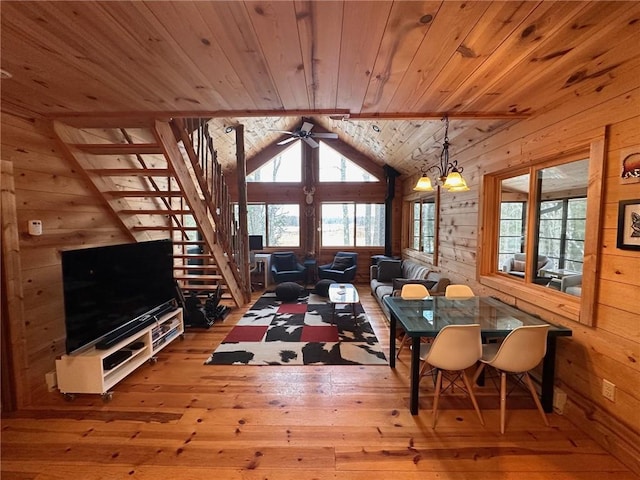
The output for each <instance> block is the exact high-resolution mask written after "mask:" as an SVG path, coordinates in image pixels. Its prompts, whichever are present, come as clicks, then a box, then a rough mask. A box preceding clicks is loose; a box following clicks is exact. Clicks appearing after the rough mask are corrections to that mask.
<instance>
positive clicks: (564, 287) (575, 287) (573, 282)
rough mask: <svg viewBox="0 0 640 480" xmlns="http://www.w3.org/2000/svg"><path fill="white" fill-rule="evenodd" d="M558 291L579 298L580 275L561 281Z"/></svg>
mask: <svg viewBox="0 0 640 480" xmlns="http://www.w3.org/2000/svg"><path fill="white" fill-rule="evenodd" d="M560 291H561V292H565V293H568V294H569V295H575V296H577V297H579V296H580V295H581V294H582V274H579V275H568V276H566V277H564V278H563V279H561V280H560Z"/></svg>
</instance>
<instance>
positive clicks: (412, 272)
mask: <svg viewBox="0 0 640 480" xmlns="http://www.w3.org/2000/svg"><path fill="white" fill-rule="evenodd" d="M428 274H429V267H427V266H426V265H420V264H419V263H416V262H412V261H411V260H405V261H404V262H402V275H396V277H402V278H417V279H422V278H427V275H428Z"/></svg>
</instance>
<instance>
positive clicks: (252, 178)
mask: <svg viewBox="0 0 640 480" xmlns="http://www.w3.org/2000/svg"><path fill="white" fill-rule="evenodd" d="M301 181H302V149H301V143H300V141H296V142H294V143H293V144H292V145H291V146H290V147H289V148H287V149H286V150H283V151H282V152H280V154H279V155H276V156H275V157H273V158H272V159H271V160H269V161H268V162H267V163H265V164H264V165H262V166H261V167H260V168H258V169H257V170H256V171H254V172H252V173H251V174H249V175H247V182H268V183H274V182H283V183H284V182H297V183H299V182H301Z"/></svg>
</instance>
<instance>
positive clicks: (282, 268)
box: [274, 255, 297, 272]
mask: <svg viewBox="0 0 640 480" xmlns="http://www.w3.org/2000/svg"><path fill="white" fill-rule="evenodd" d="M274 260H275V263H276V269H277V270H278V271H279V272H290V271H292V270H295V269H296V263H297V262H296V259H295V257H294V256H293V255H291V256H289V255H287V256H284V255H283V256H279V255H276V256H275V257H274Z"/></svg>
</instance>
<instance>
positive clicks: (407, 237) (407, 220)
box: [402, 186, 440, 266]
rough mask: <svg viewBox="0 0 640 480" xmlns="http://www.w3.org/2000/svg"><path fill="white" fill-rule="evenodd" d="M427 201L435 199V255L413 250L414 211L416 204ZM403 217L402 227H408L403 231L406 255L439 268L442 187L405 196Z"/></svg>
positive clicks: (403, 245) (403, 247)
mask: <svg viewBox="0 0 640 480" xmlns="http://www.w3.org/2000/svg"><path fill="white" fill-rule="evenodd" d="M425 199H429V200H430V199H433V203H434V209H433V214H434V225H433V229H434V238H433V253H427V252H423V251H421V250H416V249H415V248H413V226H414V223H413V220H414V219H413V209H414V205H415V203H416V202H422V201H423V200H425ZM402 216H403V218H402V225H408V228H403V231H402V249H403V253H404V255H406V256H407V257H408V258H419V259H420V261H423V262H425V263H429V264H431V265H433V266H437V265H438V257H439V253H438V252H439V248H440V186H435V188H434V191H433V192H428V193H425V192H413V193H411V194H409V195H406V196H404V198H403V206H402Z"/></svg>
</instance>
